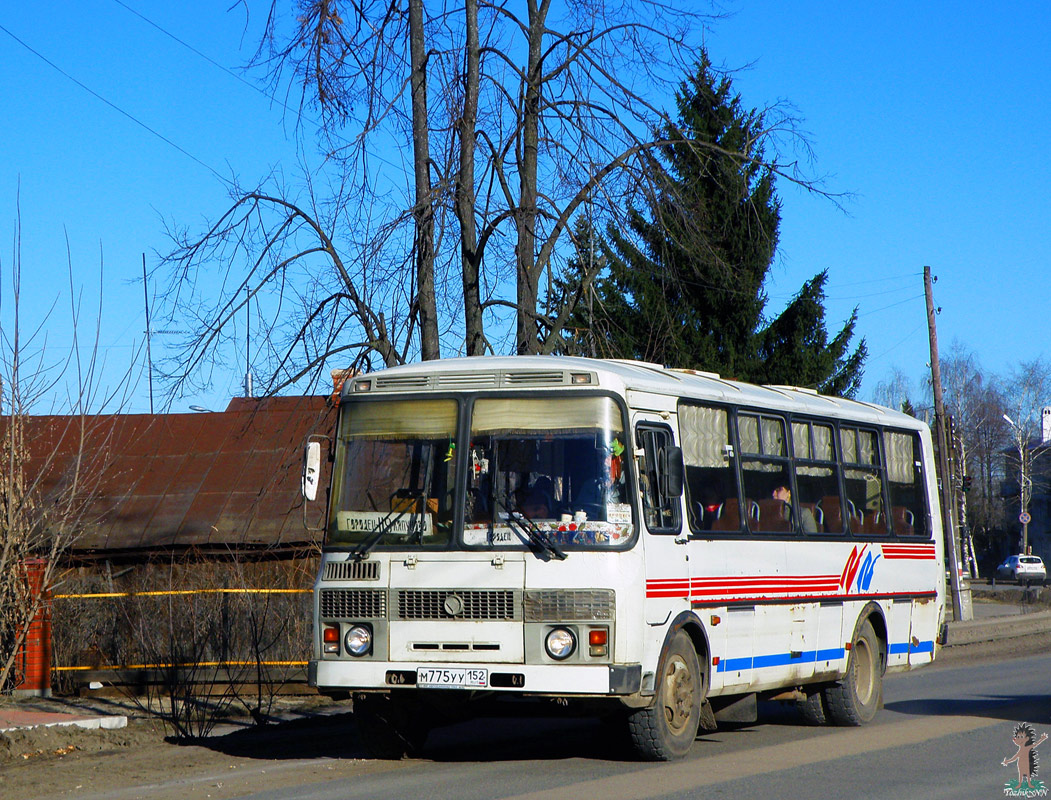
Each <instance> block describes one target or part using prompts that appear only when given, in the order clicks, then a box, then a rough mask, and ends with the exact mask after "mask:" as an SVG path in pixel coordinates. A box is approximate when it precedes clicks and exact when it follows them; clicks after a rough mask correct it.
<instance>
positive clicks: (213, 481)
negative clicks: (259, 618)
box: [0, 396, 335, 558]
mask: <svg viewBox="0 0 1051 800" xmlns="http://www.w3.org/2000/svg"><path fill="white" fill-rule="evenodd" d="M327 400H328V398H326V397H320V396H305V397H273V398H267V399H248V398H235V399H234V400H232V401H231V402H230V405H229V407H228V408H227V409H226V410H225V411H222V412H212V413H187V414H117V415H111V416H95V417H85V418H78V417H56V416H40V417H27V418H25V423H26V424H25V440H26V444H27V446H28V449H29V452H30V453H31V457H30V461H29V462H28V463H29V469H30V471H32V469H34V468H36V469H42V470H44V471H45V472H46V476H45V477H44V478H43V480H42V481H41V483H42V486H41V488H42V493H43V494H44V495H45V496H51V497H54V496H55V495H56V493H59V492H61V491H63V490H65V491H68V488H66V489H63V488H62V487H68V486H69V485H70V475H71V473H72V471H73V470H74V469H75V467H77V466H79V467H80V471H81V474H82V477H81V478H80V490H79V491H78V494H80V495H81V497H82V500H83V502H82V504H81V508H82V517H81V519H82V523H81V526H80V527H81V532H80V534H79V535H78V537H77V539H76V543H75V546H74V547H73V552H72V553H71V555H72V556H73V557H78V556H79V557H81V558H83V557H91V556H95V557H107V558H108V557H115V556H118V555H123V556H129V557H134V556H141V555H146V554H148V553H151V552H166V551H185V550H190V549H199V550H202V551H206V552H213V553H214V552H216V551H220V552H226V551H233V552H241V551H250V550H251V551H260V550H273V549H279V550H289V549H301V548H304V547H310V546H312V544H313V543H314V541H315V536H316V534H315V533H313V532H311V531H308V530H307V528H306V526H305V524H304V517H303V501H302V498H301V495H300V470H301V458H302V446H303V443H304V441H305V440H306V437H307V436H308V434H311V433H318V434H330V433H331V431H332V428H333V425H334V422H335V409H334V408H332V407H331V406H330V405H329V403H328V402H327ZM7 422H8V420H6V419H5V420H0V428H6V423H7ZM82 423H83V424H82ZM82 432H83V441H84V446H83V448H82V447H80V446H79V444H78V443H79V441H80V440H81V433H82ZM78 454H79V458H78ZM327 467H328V465H327V464H325V465H324V468H325V470H327ZM327 477H328V476H327V474H323V475H322V476H321V479H322V482H323V483H322V485H327ZM320 499H321V498H319V500H320ZM322 506H323V503H321V502H319V503H316V504H312V505H311V506H310V507H309V509H308V510H309V512H310V515H311V520H312V523H313V524H317V523H318V522H319V521H320V518H321V516H322V514H323V509H322Z"/></svg>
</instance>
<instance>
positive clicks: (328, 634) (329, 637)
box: [321, 625, 339, 654]
mask: <svg viewBox="0 0 1051 800" xmlns="http://www.w3.org/2000/svg"><path fill="white" fill-rule="evenodd" d="M321 642H322V648H321V649H322V650H323V651H324V652H326V653H336V654H338V653H339V626H337V625H326V626H325V627H324V628H322V630H321Z"/></svg>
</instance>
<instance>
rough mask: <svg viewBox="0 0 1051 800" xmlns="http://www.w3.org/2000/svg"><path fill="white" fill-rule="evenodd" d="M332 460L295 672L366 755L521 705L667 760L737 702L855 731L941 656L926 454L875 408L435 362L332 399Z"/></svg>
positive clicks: (750, 711) (509, 364) (667, 380)
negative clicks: (761, 702)
mask: <svg viewBox="0 0 1051 800" xmlns="http://www.w3.org/2000/svg"><path fill="white" fill-rule="evenodd" d="M307 449H308V453H309V451H310V449H311V448H310V446H309V445H308V448H307ZM317 449H318V448H317V447H316V445H315V447H314V453H315V460H314V462H313V463H312V465H311V466H310V467H309V469H310V470H313V472H312V474H316V469H317V463H316V453H317ZM330 450H331V456H332V459H333V462H332V476H333V477H332V481H331V487H330V490H329V497H328V514H327V532H326V535H325V542H324V548H323V557H322V563H321V568H320V571H319V574H318V577H317V581H316V583H315V585H314V644H313V656H312V659H311V661H310V668H309V677H310V682H311V684H312V685H314V686H316V687H317V688H318V690H319V691H321V692H322V693H324V694H327V695H330V696H333V697H344V698H345V697H353V698H354V712H355V716H356V717H357V718H358V719H359V721H360V724H361V725H362V726H363V727H364V728H365V729H366V730H367V732H368V733H367V739H368V741H369V742H370V743H371V744H372V745H373V747H374V748H375V749H376V751H377V752H378V753H383V754H389V755H398V754H400V753H402V752H411V751H412V750H414V749H417V748H419V747H420V746H421V745H422V743H423V740H424V738H425V737H426V735H427V732H428V730H429V729H430V728H431V727H433V726H434V725H436V724H439V723H440V722H442V721H443V720H445V719H447V718H448V717H447V716H446V713H447V711H448V710H449V709H453V708H455V709H457V710H462V709H463V708H466V707H468V706H469V705H470V701H472V700H475V699H483V698H489V699H492V698H504V699H509V698H511V697H514V698H517V699H527V698H528V699H532V700H537V701H541V702H543V701H545V700H546V701H552V700H553V701H556V703H558V704H559V705H566V704H573V703H574V702H577V701H580V704H581V705H584V704H585V703H584V701H587V704H588V705H589V707H590V706H591V705H594V703H595V701H601V703H605V704H606V705H607V708H606V709H605V711H607V712H608V711H613V710H616V711H617V714H616V715H614V716H622V717H623V718H624V719H625V721H626V723H627V725H628V727H629V730H630V733H631V737H632V741H633V743H634V745H635V747H636V749H637V750H638V752H639V753H640V755H642V756H643V757H644V758H648V759H654V760H666V759H671V758H677V757H681V756H683V755H684V754H685V753H686V752H687V751H688V750H689V748H690V746H691V744H692V743H693V741H694V739H695V738H696V736H697V734H698V731H699V729H712V728H714V726H715V724H716V719H717V718H722V719H737V720H741V719H747V718H751V719H754V713H755V701H756V698H760V699H764V698H777V699H781V700H789V701H794V702H796V703H797V704H798V705H799V707H800V709H801V711H802V713H803V716H804V717H805V718H806V719H807V720H809V721H810V722H814V723H821V722H826V721H827V722H831V723H835V724H841V725H859V724H862V723H865V722H867V721H869V720H871V719H872V718H873V716H874V715H875V714H876V712H877V710H878V709H879V708H880V706H881V705H882V686H883V675H884V673H885V672H887V671H896V670H906V669H910V668H914V667H917V666H922V665H924V664H927V663H929V662H931V661H932V660H933V659H934V656H935V652H936V649H937V643H938V638H939V637H938V634H939V631H940V626H941V623H942V618H943V613H944V608H945V602H944V601H945V584H944V580H945V571H944V566H943V544H942V524H941V517H940V513H939V508H938V503H937V502H936V485H935V475H934V467H933V464H934V455H933V450H932V446H931V439H930V433H929V430H928V428H927V426H926V425H924V424H923V423H921V422H919V421H917V420H916V419H914V418H912V417H909V416H906V415H904V414H901V413H898V412H895V411H892V410H890V409H886V408H881V407H879V406H875V405H870V404H867V403H861V402H855V401H850V400H843V399H839V398H834V397H825V396H821V395H818V394H817V393H815V392H813V391H809V390H806V389H798V388H790V387H782V386H753V385H749V384H744V383H739V382H735V381H731V380H725V379H722V378H720V377H719V376H718V375H714V374H710V373H702V372H694V371H687V370H675V369H666V368H663V367H660V366H658V365H654V364H646V363H641V362H627V361H601V360H589V359H580V358H563V357H525V356H517V357H485V358H465V359H449V360H442V361H431V362H426V363H422V364H414V365H410V366H402V367H396V368H393V369H387V370H383V371H380V372H375V373H372V374H367V375H363V376H360V377H356V378H353V379H351V380H349V381H348V382H347V383H346V385H345V386H344V387H343V389H342V394H341V408H340V414H339V421H338V424H337V431H336V435H335V438H334V440H332V446H331V448H330ZM308 460H309V459H308Z"/></svg>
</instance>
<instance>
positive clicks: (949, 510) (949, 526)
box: [923, 267, 972, 620]
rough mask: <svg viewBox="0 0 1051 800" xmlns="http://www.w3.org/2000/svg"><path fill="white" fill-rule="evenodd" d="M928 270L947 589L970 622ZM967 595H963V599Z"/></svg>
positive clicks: (957, 614)
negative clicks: (960, 563)
mask: <svg viewBox="0 0 1051 800" xmlns="http://www.w3.org/2000/svg"><path fill="white" fill-rule="evenodd" d="M932 285H933V282H932V281H931V268H930V267H924V268H923V290H924V294H925V295H926V297H927V332H928V335H929V336H930V342H931V383H932V386H933V388H934V432H935V436H936V437H937V439H938V474H939V477H940V478H941V482H940V487H941V491H940V492H939V494H940V498H939V499H940V501H941V509H942V526H943V528H944V538H945V551H946V553H947V555H948V556H949V587H950V593H951V595H952V616H953V619H955V620H968V619H971V615H972V611H971V591H970V589H969V588H967V589H964V587H961V586H960V570H959V566H958V565H959V562H960V558H959V544H958V539H957V537H956V529H955V526H954V525H953V519H954V518H955V514H954V513H953V502H952V493H953V485H952V475H951V474H950V472H949V437H948V436H947V435H946V425H945V403H944V402H943V400H942V370H941V362H940V361H939V360H938V331H937V327H936V326H935V322H934V313H935V312H934V290H933V288H932ZM965 594H966V596H964V595H965Z"/></svg>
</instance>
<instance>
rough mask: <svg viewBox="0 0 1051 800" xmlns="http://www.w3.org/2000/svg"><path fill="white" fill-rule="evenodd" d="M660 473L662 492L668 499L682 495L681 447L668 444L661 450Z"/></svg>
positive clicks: (682, 469)
mask: <svg viewBox="0 0 1051 800" xmlns="http://www.w3.org/2000/svg"><path fill="white" fill-rule="evenodd" d="M659 466H660V474H661V477H662V486H661V489H662V493H663V494H664V496H665V497H667V498H668V499H671V500H674V499H675V498H678V497H682V489H683V473H684V468H683V464H682V448H681V447H676V446H675V445H668V446H667V447H665V448H663V449H662V450H661V458H660V465H659Z"/></svg>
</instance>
